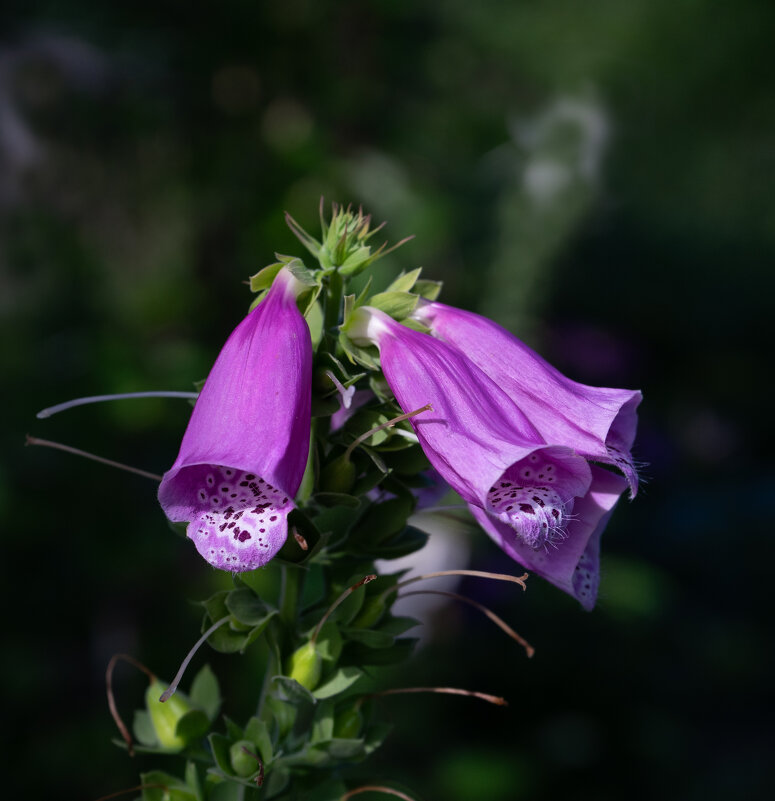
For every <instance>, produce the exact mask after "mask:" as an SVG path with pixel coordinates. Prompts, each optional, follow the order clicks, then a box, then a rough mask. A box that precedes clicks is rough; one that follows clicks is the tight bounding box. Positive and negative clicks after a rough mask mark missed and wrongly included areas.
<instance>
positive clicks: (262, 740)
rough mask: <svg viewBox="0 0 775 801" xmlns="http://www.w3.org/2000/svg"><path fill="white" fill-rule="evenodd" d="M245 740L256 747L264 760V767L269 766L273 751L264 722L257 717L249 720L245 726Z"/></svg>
mask: <svg viewBox="0 0 775 801" xmlns="http://www.w3.org/2000/svg"><path fill="white" fill-rule="evenodd" d="M245 739H247V740H250V741H251V742H252V743H253V744H254V745H255V746H256V748H257V749H258V753H259V754H260V756H261V759H263V760H264V765H269V764H270V763H271V761H272V758H273V756H274V749H273V748H272V738H271V737H270V735H269V727H268V726H267V724H266V721H264V720H261V718H257V717H253V718H251V719H250V720H249V721H248V724H247V726H245Z"/></svg>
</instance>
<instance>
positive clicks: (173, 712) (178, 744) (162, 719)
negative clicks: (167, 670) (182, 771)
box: [145, 679, 191, 751]
mask: <svg viewBox="0 0 775 801" xmlns="http://www.w3.org/2000/svg"><path fill="white" fill-rule="evenodd" d="M166 689H167V685H166V684H164V683H163V682H161V681H159V680H158V679H155V680H154V681H153V682H152V683H151V685H150V686H149V687H148V689H147V690H146V691H145V705H146V707H147V708H148V714H149V715H150V716H151V723H152V724H153V729H154V731H155V732H156V737H157V739H158V740H159V743H160V744H161V745H162V746H164V748H168V749H170V750H171V751H181V750H182V749H183V748H184V747H185V745H186V741H185V740H184V739H183V738H182V737H180V736H179V735H178V734H176V733H175V730H176V729H177V726H178V721H179V720H180V719H181V718H182V717H183V716H184V715H185V714H187V713H188V712H190V711H191V707H190V706H189V704H188V702H187V701H186V700H185V698H184V697H183V696H182V695H181V694H180V693H176V694H175V695H173V696H172V697H171V698H170V699H169V700H167V701H164V702H162V701H160V700H159V696H160V695H161V694H162V693H163V692H164V691H165V690H166Z"/></svg>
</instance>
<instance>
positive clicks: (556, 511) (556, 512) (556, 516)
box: [552, 509, 560, 520]
mask: <svg viewBox="0 0 775 801" xmlns="http://www.w3.org/2000/svg"><path fill="white" fill-rule="evenodd" d="M552 517H553V518H554V519H555V520H559V519H560V511H559V509H552Z"/></svg>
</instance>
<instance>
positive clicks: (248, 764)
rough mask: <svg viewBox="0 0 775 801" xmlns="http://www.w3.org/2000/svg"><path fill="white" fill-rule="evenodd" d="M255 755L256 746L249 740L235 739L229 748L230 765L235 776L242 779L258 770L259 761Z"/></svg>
mask: <svg viewBox="0 0 775 801" xmlns="http://www.w3.org/2000/svg"><path fill="white" fill-rule="evenodd" d="M245 751H248V752H249V753H245ZM256 757H257V754H256V746H255V744H254V743H252V742H250V740H237V742H236V743H234V744H233V745H232V746H231V748H230V749H229V760H230V761H231V767H232V769H233V770H234V772H235V773H236V774H237V776H240V777H241V778H243V779H246V778H247V777H248V776H252V775H253V774H254V773H255V772H256V771H257V770H258V767H259V764H260V762H259V761H258V759H257V758H256Z"/></svg>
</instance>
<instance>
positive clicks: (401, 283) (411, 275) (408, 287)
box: [386, 267, 422, 292]
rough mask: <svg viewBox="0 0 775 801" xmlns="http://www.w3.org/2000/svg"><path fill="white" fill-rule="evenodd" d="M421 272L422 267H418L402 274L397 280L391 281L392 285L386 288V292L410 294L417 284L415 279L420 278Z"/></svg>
mask: <svg viewBox="0 0 775 801" xmlns="http://www.w3.org/2000/svg"><path fill="white" fill-rule="evenodd" d="M421 272H422V267H418V268H417V269H416V270H411V271H409V272H408V273H405V272H402V273H401V275H399V276H398V278H396V279H395V281H393V283H392V284H391V285H390V286H389V287H388V288H387V290H386V291H387V292H411V291H412V287H413V286H414V285H415V283H416V282H417V279H418V278H419V277H420V273H421Z"/></svg>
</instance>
